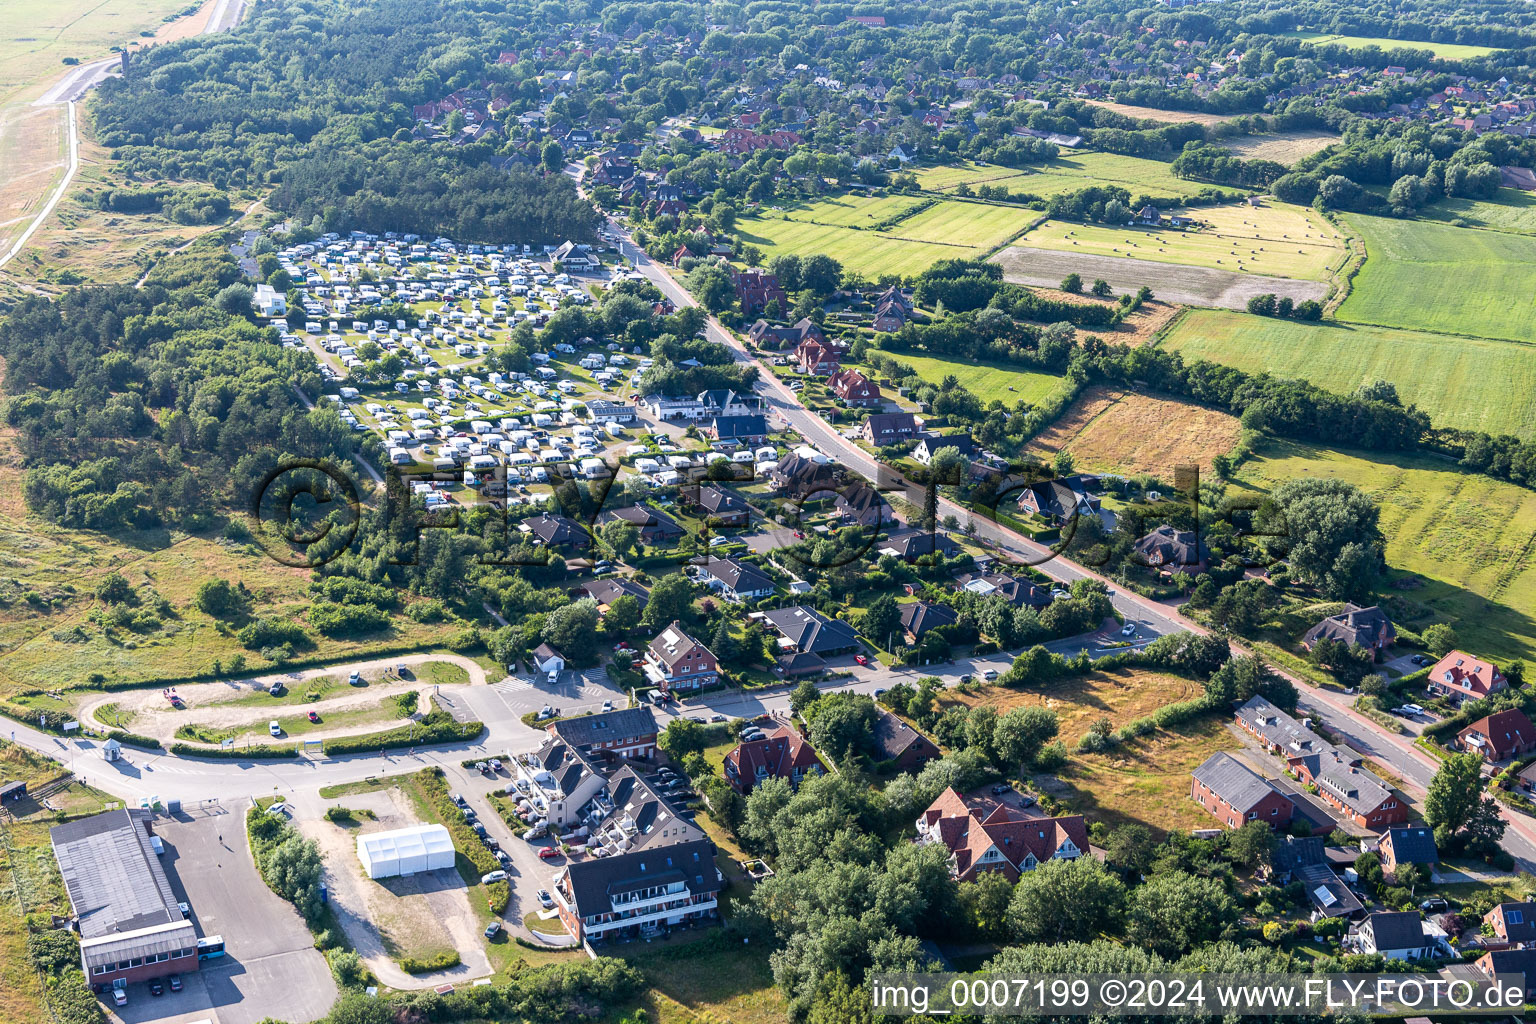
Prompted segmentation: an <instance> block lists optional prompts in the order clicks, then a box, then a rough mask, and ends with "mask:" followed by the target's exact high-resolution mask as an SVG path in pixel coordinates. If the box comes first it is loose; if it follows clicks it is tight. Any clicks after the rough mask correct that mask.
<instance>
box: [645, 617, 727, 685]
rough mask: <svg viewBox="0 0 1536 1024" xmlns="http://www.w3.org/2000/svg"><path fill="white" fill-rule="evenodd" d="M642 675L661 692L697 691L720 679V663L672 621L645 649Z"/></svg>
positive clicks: (679, 624)
mask: <svg viewBox="0 0 1536 1024" xmlns="http://www.w3.org/2000/svg"><path fill="white" fill-rule="evenodd" d="M645 677H646V678H647V679H649V680H650V681H651V682H653V683H655V684H656V685H657V686H658V687H660V688H661V691H662V692H663V693H671V692H672V691H674V690H698V689H702V688H703V687H706V686H713V685H714V684H715V683H717V682H719V681H720V663H719V662H718V661H717V660H715V656H714V655H713V654H712V653H710V650H709V648H708V647H705V646H704V645H703V644H701V643H699V642H698V641H697V640H695V639H694V638H693V637H691V636H689V635H688V634H687V632H685V631H684V630H683V626H682V623H680V622H673V623H672V625H670V626H668V627H667V628H666V629H664V630H662V631H661V632H660V633H658V634H657V635H656V639H654V640H652V641H651V642H650V645H649V646H648V647H647V648H646V651H645Z"/></svg>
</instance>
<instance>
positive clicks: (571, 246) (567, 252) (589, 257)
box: [550, 241, 603, 271]
mask: <svg viewBox="0 0 1536 1024" xmlns="http://www.w3.org/2000/svg"><path fill="white" fill-rule="evenodd" d="M550 259H551V260H553V261H554V262H555V263H557V264H559V265H560V266H561V267H563V268H564V269H565V270H567V271H572V270H574V271H591V270H596V269H598V268H599V267H601V266H602V265H603V262H602V260H600V259H598V258H597V256H596V255H594V254H593V253H592V250H591V249H590V248H589V247H588V246H585V245H577V244H576V243H575V242H571V241H566V242H563V243H561V245H560V246H559V248H557V249H556V250H555V251H554V252H553V253H552V254H551V255H550Z"/></svg>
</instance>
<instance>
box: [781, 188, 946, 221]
mask: <svg viewBox="0 0 1536 1024" xmlns="http://www.w3.org/2000/svg"><path fill="white" fill-rule="evenodd" d="M922 203H923V200H922V199H921V198H920V197H918V196H857V195H846V196H835V197H833V198H831V199H823V200H820V201H818V202H814V203H802V204H798V205H796V206H792V207H789V208H788V209H787V210H786V211H785V214H786V216H788V217H789V218H790V219H791V220H803V221H808V222H814V223H817V224H833V225H837V226H840V227H850V228H867V227H875V226H877V225H879V224H883V223H885V222H886V221H888V220H893V219H894V218H896V217H900V216H901V215H902V214H904V213H906V212H907V211H908V210H911V209H912V208H913V207H915V206H920V205H922Z"/></svg>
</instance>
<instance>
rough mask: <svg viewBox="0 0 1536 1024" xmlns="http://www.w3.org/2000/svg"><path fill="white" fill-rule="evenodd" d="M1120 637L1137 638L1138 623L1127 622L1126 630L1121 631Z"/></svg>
mask: <svg viewBox="0 0 1536 1024" xmlns="http://www.w3.org/2000/svg"><path fill="white" fill-rule="evenodd" d="M1120 635H1121V636H1135V635H1136V623H1134V622H1127V623H1126V624H1125V628H1124V629H1122V630H1121V631H1120Z"/></svg>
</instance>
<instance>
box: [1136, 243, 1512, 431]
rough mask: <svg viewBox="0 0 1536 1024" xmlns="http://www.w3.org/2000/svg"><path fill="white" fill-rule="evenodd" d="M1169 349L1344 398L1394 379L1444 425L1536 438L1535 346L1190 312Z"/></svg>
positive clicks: (1408, 399) (1406, 397) (1168, 340)
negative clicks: (1370, 383) (1295, 380)
mask: <svg viewBox="0 0 1536 1024" xmlns="http://www.w3.org/2000/svg"><path fill="white" fill-rule="evenodd" d="M1367 266H1369V264H1367ZM1162 344H1164V345H1166V346H1168V347H1169V348H1173V349H1177V350H1178V351H1180V352H1183V353H1184V354H1185V356H1186V358H1198V359H1209V360H1211V361H1213V362H1217V363H1224V364H1226V365H1229V366H1235V367H1237V368H1238V369H1240V370H1245V371H1248V372H1250V373H1258V372H1262V371H1268V372H1269V373H1273V374H1275V375H1276V376H1280V377H1303V378H1305V379H1307V380H1309V381H1311V382H1312V383H1313V384H1316V385H1318V386H1319V387H1324V388H1327V389H1328V390H1330V391H1336V392H1339V393H1340V394H1347V393H1348V392H1350V391H1353V390H1354V389H1355V387H1357V386H1358V385H1359V384H1360V382H1361V381H1363V380H1372V379H1377V378H1379V379H1382V380H1389V381H1391V382H1392V383H1393V384H1395V385H1396V386H1397V393H1398V395H1399V396H1400V397H1401V398H1402V400H1403V402H1404V404H1409V403H1412V404H1414V405H1417V406H1418V407H1419V408H1421V409H1423V410H1425V411H1426V412H1428V413H1429V414H1430V416H1431V417H1432V418H1433V419H1434V422H1435V424H1436V425H1438V426H1445V427H1458V428H1461V429H1465V430H1485V431H1488V432H1490V433H1494V434H1511V433H1512V434H1517V435H1519V436H1522V437H1527V438H1529V437H1532V436H1533V435H1536V346H1533V345H1523V344H1518V343H1516V342H1509V341H1485V340H1481V339H1474V338H1456V337H1451V336H1448V335H1444V334H1429V333H1425V332H1423V331H1405V330H1391V329H1386V328H1380V327H1371V326H1365V325H1353V324H1341V323H1332V322H1323V323H1304V322H1301V321H1297V320H1280V319H1276V318H1271V317H1257V316H1250V315H1248V314H1247V313H1234V312H1228V311H1226V310H1207V309H1198V310H1190V311H1189V312H1188V313H1186V314H1185V315H1184V318H1183V319H1182V320H1180V321H1179V322H1178V323H1177V324H1176V325H1175V326H1174V328H1173V330H1171V331H1170V332H1169V333H1168V335H1167V336H1166V337H1165V338H1164V339H1163V342H1162ZM1493 382H1498V386H1495V387H1491V386H1490V384H1492V383H1493Z"/></svg>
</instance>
